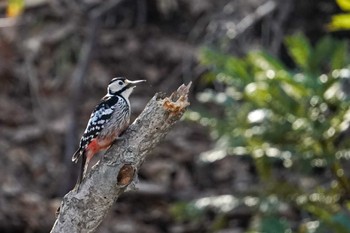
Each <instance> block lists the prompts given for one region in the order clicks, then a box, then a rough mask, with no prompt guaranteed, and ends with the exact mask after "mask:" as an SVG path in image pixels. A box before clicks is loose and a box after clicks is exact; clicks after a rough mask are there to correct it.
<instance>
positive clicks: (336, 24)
mask: <svg viewBox="0 0 350 233" xmlns="http://www.w3.org/2000/svg"><path fill="white" fill-rule="evenodd" d="M327 27H328V30H330V31H338V30H348V29H350V14H337V15H333V16H332V20H331V23H330V24H328V25H327Z"/></svg>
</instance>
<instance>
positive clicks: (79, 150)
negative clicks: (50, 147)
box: [72, 148, 83, 163]
mask: <svg viewBox="0 0 350 233" xmlns="http://www.w3.org/2000/svg"><path fill="white" fill-rule="evenodd" d="M82 153H83V150H82V149H81V148H79V149H78V150H77V151H76V152H75V153H74V155H73V156H72V162H74V163H77V162H78V160H79V158H80V156H81V154H82Z"/></svg>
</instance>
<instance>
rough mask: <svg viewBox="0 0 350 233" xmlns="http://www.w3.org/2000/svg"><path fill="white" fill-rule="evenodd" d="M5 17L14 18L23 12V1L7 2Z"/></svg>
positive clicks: (10, 0) (9, 0) (11, 0)
mask: <svg viewBox="0 0 350 233" xmlns="http://www.w3.org/2000/svg"><path fill="white" fill-rule="evenodd" d="M7 4H8V5H7V9H6V15H7V16H8V17H16V16H18V15H20V14H21V13H22V12H23V10H24V0H8V1H7Z"/></svg>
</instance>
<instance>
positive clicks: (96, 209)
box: [51, 83, 191, 233]
mask: <svg viewBox="0 0 350 233" xmlns="http://www.w3.org/2000/svg"><path fill="white" fill-rule="evenodd" d="M190 86H191V83H190V84H188V85H187V86H185V85H181V86H180V87H179V88H178V90H177V91H175V92H173V93H172V94H171V96H170V97H162V96H161V95H160V94H156V95H155V96H154V97H153V98H152V99H151V100H150V101H149V102H148V104H147V105H146V107H145V109H144V110H143V112H142V113H141V114H140V116H139V117H138V118H137V119H136V120H135V121H134V123H132V124H131V125H130V126H129V127H128V129H127V130H126V131H125V133H124V134H123V135H122V138H121V139H119V140H117V141H116V143H115V144H113V146H112V147H111V148H110V149H109V150H108V151H107V152H106V153H105V155H104V156H103V158H102V159H101V160H100V162H99V163H97V164H96V165H95V166H94V167H93V168H92V169H91V171H90V172H89V173H88V174H87V175H86V177H85V178H84V179H83V181H82V183H81V185H80V188H79V191H78V192H76V191H74V190H72V191H70V192H69V193H67V194H66V195H65V196H64V198H63V201H62V203H61V206H60V212H59V214H58V217H57V219H56V222H55V224H54V226H53V228H52V230H51V233H62V232H65V233H66V232H70V233H78V232H84V233H85V232H95V231H96V229H97V227H98V226H99V225H100V224H101V222H102V220H103V218H104V217H105V216H106V215H107V213H108V211H109V210H110V209H111V207H112V206H113V204H114V202H115V201H116V200H117V199H118V197H119V195H121V194H122V193H123V192H124V191H125V190H126V188H127V187H128V186H129V185H130V184H131V183H135V180H136V179H137V171H138V169H139V168H140V166H141V164H142V163H143V161H144V160H145V158H146V155H147V154H148V153H149V152H150V151H151V150H152V149H153V148H154V147H155V146H156V145H157V144H158V143H159V141H160V140H161V139H162V138H163V137H164V136H165V135H166V134H167V132H168V131H169V130H170V128H171V127H172V125H173V124H174V123H176V122H177V121H178V120H179V119H180V118H181V116H182V115H183V113H184V112H185V110H186V107H187V106H188V105H189V102H188V92H189V88H190Z"/></svg>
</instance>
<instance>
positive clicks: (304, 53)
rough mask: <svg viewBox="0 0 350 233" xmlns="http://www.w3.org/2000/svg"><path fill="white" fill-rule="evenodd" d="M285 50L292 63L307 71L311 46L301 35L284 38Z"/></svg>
mask: <svg viewBox="0 0 350 233" xmlns="http://www.w3.org/2000/svg"><path fill="white" fill-rule="evenodd" d="M285 41H286V44H287V49H288V52H289V54H290V56H291V57H292V58H293V60H294V62H295V63H296V64H297V65H298V66H299V67H300V68H301V69H303V70H308V69H309V58H310V55H311V51H312V49H311V45H310V43H309V41H308V40H307V39H306V37H305V36H304V35H302V34H296V35H294V36H289V37H287V38H286V40H285Z"/></svg>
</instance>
